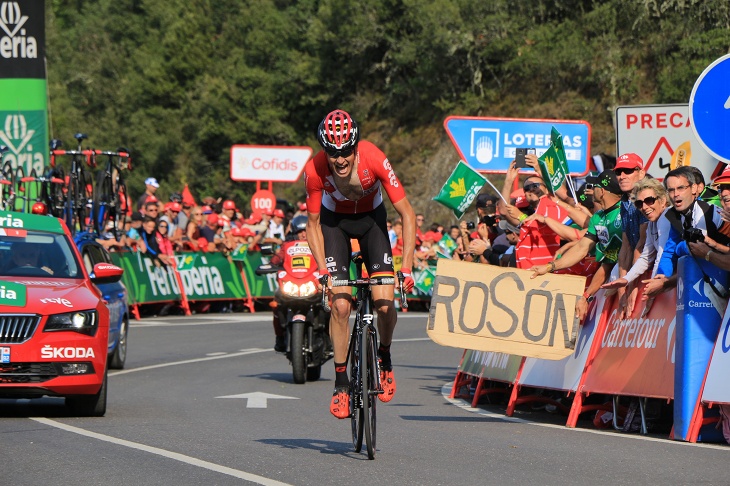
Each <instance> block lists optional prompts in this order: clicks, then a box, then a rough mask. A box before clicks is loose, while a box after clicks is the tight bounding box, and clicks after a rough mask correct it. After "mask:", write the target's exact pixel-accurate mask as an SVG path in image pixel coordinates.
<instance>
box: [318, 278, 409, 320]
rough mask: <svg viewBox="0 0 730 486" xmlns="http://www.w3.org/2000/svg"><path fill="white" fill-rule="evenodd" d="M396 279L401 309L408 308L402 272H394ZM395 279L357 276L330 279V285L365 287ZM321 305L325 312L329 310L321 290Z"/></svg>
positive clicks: (327, 302)
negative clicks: (352, 278)
mask: <svg viewBox="0 0 730 486" xmlns="http://www.w3.org/2000/svg"><path fill="white" fill-rule="evenodd" d="M396 277H397V279H398V287H399V289H400V291H399V293H400V304H401V308H402V309H408V299H407V298H406V294H405V292H403V281H404V280H405V277H404V276H403V273H402V272H400V271H398V272H397V273H396ZM395 281H396V279H395V278H393V277H375V278H357V279H354V280H348V279H341V280H338V279H332V287H367V286H370V285H393V284H395ZM322 307H324V310H325V311H326V312H329V311H330V310H331V307H330V305H329V301H328V299H327V292H322Z"/></svg>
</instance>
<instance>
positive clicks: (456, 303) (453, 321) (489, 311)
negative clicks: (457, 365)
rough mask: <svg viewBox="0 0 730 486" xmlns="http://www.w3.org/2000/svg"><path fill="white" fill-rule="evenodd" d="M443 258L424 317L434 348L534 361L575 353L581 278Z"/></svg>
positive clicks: (583, 282) (439, 263) (582, 288)
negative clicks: (577, 305)
mask: <svg viewBox="0 0 730 486" xmlns="http://www.w3.org/2000/svg"><path fill="white" fill-rule="evenodd" d="M531 275H532V272H529V271H527V270H518V269H516V268H504V267H495V266H491V265H483V264H479V263H467V262H459V261H455V260H445V259H441V260H439V261H438V266H437V267H436V280H435V282H434V286H433V296H432V297H431V309H430V311H429V316H428V336H429V337H430V338H431V339H432V340H433V341H434V342H436V343H437V344H441V345H443V346H452V347H455V348H466V349H473V350H476V351H496V352H501V353H507V354H516V355H520V356H528V357H532V358H543V359H562V358H565V357H566V356H569V355H571V354H573V349H574V347H575V338H576V336H577V333H578V326H579V323H578V322H576V320H575V319H574V315H575V303H576V301H577V300H578V298H579V297H580V296H581V295H582V294H583V290H584V287H585V277H578V276H574V275H552V274H549V275H545V276H542V277H537V278H535V279H531V278H530V276H531Z"/></svg>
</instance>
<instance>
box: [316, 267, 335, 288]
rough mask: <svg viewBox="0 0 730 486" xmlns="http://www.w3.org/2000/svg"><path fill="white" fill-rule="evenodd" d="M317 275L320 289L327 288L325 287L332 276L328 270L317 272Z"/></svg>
mask: <svg viewBox="0 0 730 486" xmlns="http://www.w3.org/2000/svg"><path fill="white" fill-rule="evenodd" d="M317 273H319V283H320V284H321V285H322V287H327V285H328V284H329V283H330V281H331V280H332V275H330V272H329V270H327V269H325V270H318V271H317Z"/></svg>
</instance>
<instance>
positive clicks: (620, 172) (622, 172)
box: [614, 167, 639, 176]
mask: <svg viewBox="0 0 730 486" xmlns="http://www.w3.org/2000/svg"><path fill="white" fill-rule="evenodd" d="M638 170H639V168H638V167H634V168H633V169H615V170H614V172H615V173H616V175H617V176H620V175H628V174H633V173H634V172H637V171H638Z"/></svg>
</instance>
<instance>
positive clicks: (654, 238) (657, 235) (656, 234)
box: [601, 178, 670, 316]
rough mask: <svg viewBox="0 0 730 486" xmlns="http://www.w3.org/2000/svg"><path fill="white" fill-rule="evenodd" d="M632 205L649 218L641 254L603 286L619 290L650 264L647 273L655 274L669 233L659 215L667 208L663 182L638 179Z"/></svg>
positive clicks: (629, 307) (630, 309) (628, 310)
mask: <svg viewBox="0 0 730 486" xmlns="http://www.w3.org/2000/svg"><path fill="white" fill-rule="evenodd" d="M633 199H634V205H635V206H636V209H638V210H639V211H641V213H642V214H643V215H644V216H645V217H646V219H648V220H649V224H648V226H647V229H646V242H645V243H644V249H643V250H642V252H641V256H640V257H639V258H638V259H637V260H636V262H635V263H634V265H633V266H632V267H631V268H630V269H629V271H628V273H626V275H625V276H624V277H622V278H619V279H617V280H614V281H613V282H610V283H607V284H604V285H602V286H601V288H604V289H619V288H623V287H626V286H628V285H629V284H631V283H632V282H635V281H636V279H637V278H639V277H641V276H642V275H643V274H644V272H645V271H646V270H647V269H648V268H649V266H652V267H653V270H652V274H651V276H652V277H654V275H656V273H657V268H658V265H659V261H660V260H661V256H662V252H663V251H664V247H665V246H666V244H667V237H668V236H669V228H670V224H669V220H667V218H663V217H662V216H663V215H664V213H665V212H666V211H667V210H668V209H669V208H668V205H667V201H668V198H667V190H666V188H665V187H664V185H663V184H662V183H661V182H659V181H658V180H656V179H651V178H644V179H642V180H640V181H639V182H638V183H637V184H636V187H635V188H634V192H633ZM626 304H627V308H626V313H627V316H628V315H631V313H632V312H633V307H634V302H631V301H629V302H627V303H626Z"/></svg>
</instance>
